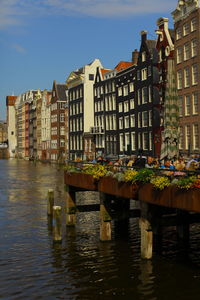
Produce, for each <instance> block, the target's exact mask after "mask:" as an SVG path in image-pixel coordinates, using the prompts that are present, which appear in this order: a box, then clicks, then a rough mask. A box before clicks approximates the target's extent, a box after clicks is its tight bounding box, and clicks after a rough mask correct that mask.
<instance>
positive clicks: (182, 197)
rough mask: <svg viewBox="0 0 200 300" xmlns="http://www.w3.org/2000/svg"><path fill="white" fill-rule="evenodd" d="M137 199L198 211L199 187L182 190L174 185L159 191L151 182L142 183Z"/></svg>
mask: <svg viewBox="0 0 200 300" xmlns="http://www.w3.org/2000/svg"><path fill="white" fill-rule="evenodd" d="M138 194H139V200H141V201H143V202H147V203H152V204H156V205H162V206H166V207H173V208H179V209H182V210H187V211H193V212H200V189H198V188H194V189H190V190H184V189H183V190H182V189H179V188H177V187H176V186H174V185H170V186H169V187H166V188H164V190H162V191H159V190H157V189H155V188H154V187H153V185H152V184H151V183H147V184H144V185H143V186H142V187H141V188H140V189H139V193H138Z"/></svg>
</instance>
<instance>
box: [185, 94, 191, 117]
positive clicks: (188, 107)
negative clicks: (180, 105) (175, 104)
mask: <svg viewBox="0 0 200 300" xmlns="http://www.w3.org/2000/svg"><path fill="white" fill-rule="evenodd" d="M189 115H190V96H189V95H187V96H185V116H189Z"/></svg>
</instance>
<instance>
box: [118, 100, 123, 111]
mask: <svg viewBox="0 0 200 300" xmlns="http://www.w3.org/2000/svg"><path fill="white" fill-rule="evenodd" d="M119 112H123V103H122V102H120V103H119Z"/></svg>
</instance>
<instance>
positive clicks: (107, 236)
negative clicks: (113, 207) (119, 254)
mask: <svg viewBox="0 0 200 300" xmlns="http://www.w3.org/2000/svg"><path fill="white" fill-rule="evenodd" d="M106 204H107V203H106V194H104V193H101V192H100V240H101V241H110V240H111V238H112V229H111V216H110V214H109V212H108V210H107V207H106Z"/></svg>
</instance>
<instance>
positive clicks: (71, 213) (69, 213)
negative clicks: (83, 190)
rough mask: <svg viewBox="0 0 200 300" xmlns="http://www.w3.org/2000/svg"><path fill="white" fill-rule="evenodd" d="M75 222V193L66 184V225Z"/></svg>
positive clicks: (72, 224)
mask: <svg viewBox="0 0 200 300" xmlns="http://www.w3.org/2000/svg"><path fill="white" fill-rule="evenodd" d="M75 224H76V193H75V191H74V190H73V189H72V188H71V187H70V186H68V185H66V225H67V226H75Z"/></svg>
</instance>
